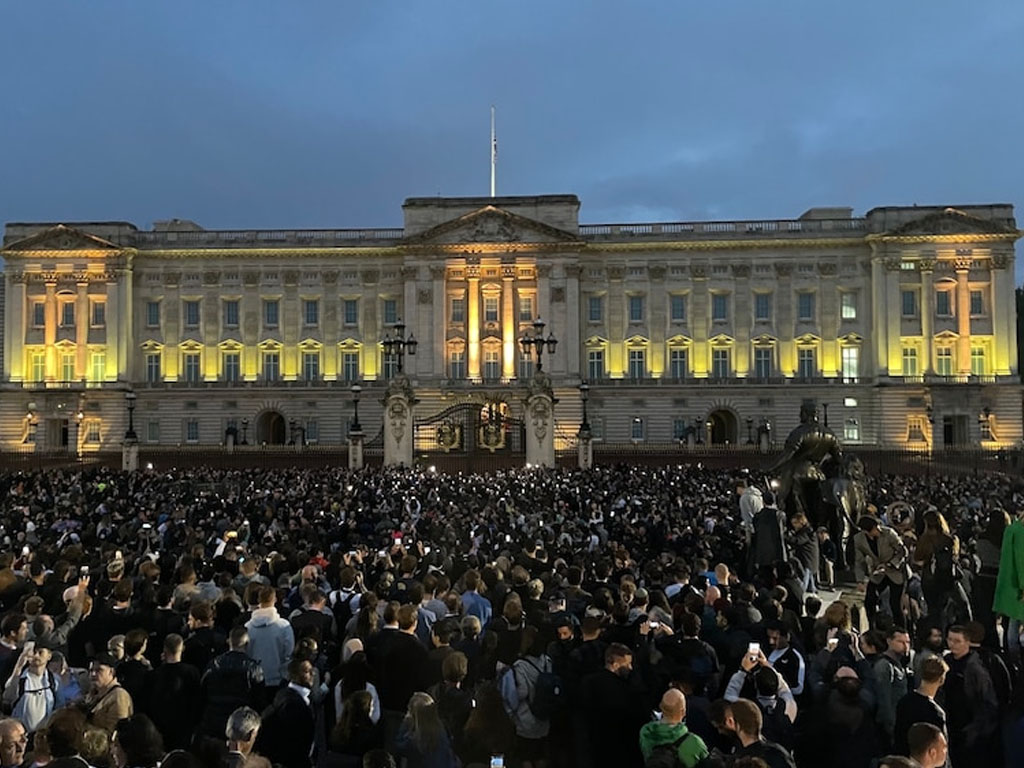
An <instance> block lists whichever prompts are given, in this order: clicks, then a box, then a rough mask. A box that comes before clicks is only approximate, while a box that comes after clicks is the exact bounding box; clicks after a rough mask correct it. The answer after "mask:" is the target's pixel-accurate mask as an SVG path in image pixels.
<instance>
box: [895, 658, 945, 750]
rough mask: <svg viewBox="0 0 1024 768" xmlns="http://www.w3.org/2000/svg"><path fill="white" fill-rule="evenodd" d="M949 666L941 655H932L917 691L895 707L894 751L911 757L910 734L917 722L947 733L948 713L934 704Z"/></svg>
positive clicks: (921, 673)
mask: <svg viewBox="0 0 1024 768" xmlns="http://www.w3.org/2000/svg"><path fill="white" fill-rule="evenodd" d="M948 670H949V667H948V666H947V665H946V662H945V661H943V659H942V657H941V656H929V657H928V658H927V659H925V660H924V661H922V662H921V669H920V675H921V680H920V682H918V685H917V690H914V691H911V692H910V693H908V694H907V695H906V696H904V697H903V698H902V699H900V700H899V702H898V703H897V704H896V725H895V726H894V728H893V747H894V751H895V752H896V753H897V754H900V755H909V754H910V745H909V744H908V743H907V734H908V733H909V732H910V726H912V725H913V724H914V723H931V724H932V725H934V726H935V727H936V728H938V729H939V730H940V731H942V733H943V735H945V734H946V711H945V710H944V709H943V708H942V707H940V706H939V705H938V704H937V703H936V702H935V695H936V694H937V693H938V692H939V689H940V688H941V687H942V684H943V683H945V682H946V672H947V671H948Z"/></svg>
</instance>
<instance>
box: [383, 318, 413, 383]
mask: <svg viewBox="0 0 1024 768" xmlns="http://www.w3.org/2000/svg"><path fill="white" fill-rule="evenodd" d="M391 329H392V330H393V331H394V334H395V335H394V336H392V335H391V333H390V332H386V333H385V334H384V340H383V342H382V343H383V345H384V354H385V355H388V356H391V355H397V356H398V373H401V372H402V370H403V368H404V366H403V363H404V360H405V353H406V352H408V353H409V354H410V355H415V354H416V346H417V345H418V344H419V342H418V341H416V339H415V338H414V337H413V335H412V332H410V333H409V336H408V338H407V337H406V335H405V323H403V322H402V321H401V319H399V320H398V321H397V322H395V324H394V325H393V326H391Z"/></svg>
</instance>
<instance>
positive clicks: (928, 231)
mask: <svg viewBox="0 0 1024 768" xmlns="http://www.w3.org/2000/svg"><path fill="white" fill-rule="evenodd" d="M1013 232H1014V231H1013V230H1012V229H1009V228H1007V227H1005V226H1003V225H1002V224H1000V223H999V222H997V221H992V220H991V219H983V218H981V217H979V216H972V215H971V214H969V213H966V212H965V211H961V210H959V209H957V208H946V209H945V210H943V211H937V212H935V213H930V214H928V215H927V216H922V217H921V218H920V219H914V220H913V221H908V222H907V223H906V224H903V225H902V226H899V227H897V228H896V229H894V230H892V231H890V232H887V233H886V234H888V235H894V236H897V237H906V236H907V235H1005V234H1013Z"/></svg>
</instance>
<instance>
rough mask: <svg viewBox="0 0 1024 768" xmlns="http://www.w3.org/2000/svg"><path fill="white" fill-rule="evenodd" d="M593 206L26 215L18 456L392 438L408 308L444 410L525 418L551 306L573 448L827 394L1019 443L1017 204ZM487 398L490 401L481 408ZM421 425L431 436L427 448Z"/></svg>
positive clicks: (14, 277)
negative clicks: (585, 434)
mask: <svg viewBox="0 0 1024 768" xmlns="http://www.w3.org/2000/svg"><path fill="white" fill-rule="evenodd" d="M579 207H580V203H579V200H578V199H577V198H576V197H575V196H573V195H544V196H537V197H494V198H489V197H483V198H476V197H473V198H440V197H438V198H410V199H408V200H406V201H405V203H404V205H403V207H402V208H403V214H404V226H403V227H401V228H394V229H358V230H353V229H334V230H332V229H324V230H246V231H224V230H210V229H205V228H203V227H202V226H199V225H198V224H196V223H193V222H191V221H184V220H178V219H174V220H170V221H159V222H156V223H155V225H154V227H153V229H151V230H143V229H139V228H137V227H136V226H135V225H133V224H130V223H125V222H77V223H9V224H7V225H6V228H5V232H4V239H3V248H2V250H0V257H2V258H3V260H4V273H3V282H2V294H0V302H2V312H3V328H2V334H3V336H2V342H3V346H2V355H3V357H2V359H0V374H2V378H0V381H2V384H0V449H3V450H39V451H43V450H62V449H66V450H68V451H77V452H82V453H88V452H90V451H103V450H110V449H116V448H117V447H118V446H120V444H121V442H122V440H123V438H124V435H125V431H126V427H127V422H128V413H127V409H126V398H125V394H126V392H129V391H133V392H134V393H135V395H136V396H137V397H136V400H135V401H133V404H134V412H133V423H134V428H135V431H136V433H137V434H138V439H139V441H140V443H141V444H142V446H146V445H154V446H179V445H188V444H195V445H207V446H211V447H212V446H218V445H221V444H223V443H224V442H225V440H226V435H227V434H228V431H229V430H231V429H234V430H236V431H237V434H238V435H240V436H241V438H240V439H244V441H245V442H247V443H249V444H262V443H268V444H278V443H285V442H287V441H289V440H291V439H293V438H294V435H295V434H296V430H297V431H298V433H299V434H300V438H299V439H300V440H304V442H305V443H307V444H314V443H319V444H321V445H324V444H339V443H342V442H344V440H345V435H346V433H347V429H348V425H349V422H350V420H351V419H352V417H353V402H352V399H353V398H352V394H351V392H350V387H351V385H352V384H353V383H355V382H359V384H360V385H361V388H362V393H361V398H362V399H361V403H360V410H359V416H360V420H361V422H362V425H363V428H364V431H365V433H366V435H367V440H368V441H371V442H372V439H373V436H374V435H375V434H377V433H379V432H380V429H381V420H382V413H381V409H382V406H381V398H382V396H383V392H384V388H385V386H386V383H387V380H388V379H389V377H392V376H394V375H395V373H396V372H397V369H398V365H399V359H398V357H397V356H396V355H394V354H386V353H385V349H384V346H383V343H382V342H383V340H384V339H385V336H387V335H389V334H391V333H393V331H392V328H393V326H394V325H395V324H396V323H397V322H398V321H400V320H401V321H402V322H403V323H404V325H405V329H406V330H405V333H406V335H408V334H410V333H411V334H412V335H413V336H414V337H415V339H416V340H417V342H418V345H417V348H416V352H415V355H406V356H405V358H404V361H403V364H404V372H405V373H406V374H408V376H409V377H410V379H411V382H412V385H413V387H414V389H415V393H416V396H417V397H418V398H419V402H418V404H417V405H416V411H415V418H416V419H417V420H421V421H423V422H424V423H426V422H427V421H430V420H431V419H433V418H435V417H436V416H437V415H438V414H442V413H445V412H446V411H449V410H450V409H452V408H453V407H454V406H459V405H461V404H479V405H481V406H483V407H484V408H485V409H486V408H488V407H489V408H491V409H492V411H491V416H492V417H493V414H494V410H493V408H494V406H495V404H497V406H498V409H499V411H500V412H501V413H503V414H505V415H506V416H507V417H508V418H509V419H510V420H512V419H515V418H522V409H523V405H522V402H523V394H522V393H523V391H524V390H525V383H524V381H525V380H526V379H528V378H529V377H531V376H532V374H533V365H534V361H533V359H532V358H531V355H530V354H529V353H527V352H524V350H523V349H522V347H521V345H520V343H519V339H520V338H521V337H522V336H523V334H524V333H533V323H534V321H535V320H536V318H537V317H541V318H543V319H544V321H545V322H546V328H545V331H544V334H545V336H547V335H548V334H551V335H553V336H554V337H555V338H556V339H557V342H558V343H557V348H556V349H555V351H554V353H552V354H548V353H547V352H545V353H544V370H545V371H547V372H548V373H549V374H550V376H551V377H552V383H553V386H554V391H555V395H556V397H557V398H558V401H557V405H556V406H555V420H556V444H558V445H559V446H562V447H564V446H567V445H568V444H570V443H571V442H572V440H573V438H574V436H575V434H576V432H577V430H578V429H579V425H580V421H581V398H580V392H579V390H578V386H579V384H580V383H581V382H582V381H586V382H587V383H589V385H590V389H589V401H588V415H589V422H590V425H591V428H592V430H593V434H594V439H595V440H596V441H599V442H600V441H604V442H605V443H622V444H627V443H630V442H632V443H637V444H650V445H658V444H665V445H672V444H675V445H681V444H683V443H685V442H687V441H688V442H689V444H690V445H693V444H694V443H701V444H708V443H710V444H723V445H724V444H730V445H743V444H747V443H749V442H759V441H760V440H761V439H762V438H763V437H764V436H767V435H770V436H771V440H772V441H773V442H777V441H778V440H779V439H780V438H782V437H784V436H785V434H787V433H788V431H789V430H790V429H791V428H792V427H793V426H794V425H795V423H796V422H797V418H798V412H799V407H800V405H801V403H803V402H804V401H807V400H813V401H816V402H817V403H818V404H819V405H820V406H821V411H822V414H823V416H824V417H825V418H827V420H828V423H829V425H830V427H831V428H832V429H833V430H834V431H835V432H836V433H837V434H838V435H839V436H840V438H842V439H843V441H844V442H845V443H848V444H864V445H878V446H902V447H907V448H911V449H922V450H939V449H942V448H944V447H950V446H961V447H963V446H966V447H971V446H973V447H979V446H981V447H990V448H999V447H1009V446H1013V445H1017V444H1019V443H1020V442H1021V439H1022V431H1021V387H1020V381H1019V378H1018V375H1017V326H1016V312H1015V294H1014V277H1013V276H1014V269H1013V266H1014V242H1015V241H1016V239H1017V238H1018V237H1019V236H1020V234H1021V233H1019V232H1018V230H1017V227H1016V224H1015V221H1014V217H1013V209H1012V206H1010V205H964V206H956V207H945V206H936V207H916V206H915V207H881V208H874V209H872V210H870V211H868V212H867V213H866V214H865V215H864V216H862V217H855V216H853V215H852V211H851V209H849V208H814V209H811V210H809V211H807V212H806V213H805V214H803V215H802V216H800V217H799V218H795V219H788V220H766V221H706V222H665V223H650V224H580V223H579V221H578V213H579ZM474 407H475V405H474ZM417 439H419V438H417Z"/></svg>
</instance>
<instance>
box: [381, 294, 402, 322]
mask: <svg viewBox="0 0 1024 768" xmlns="http://www.w3.org/2000/svg"><path fill="white" fill-rule="evenodd" d="M381 314H383V315H384V325H394V324H395V323H397V322H398V301H396V300H395V299H384V307H383V311H382V313H381Z"/></svg>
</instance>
